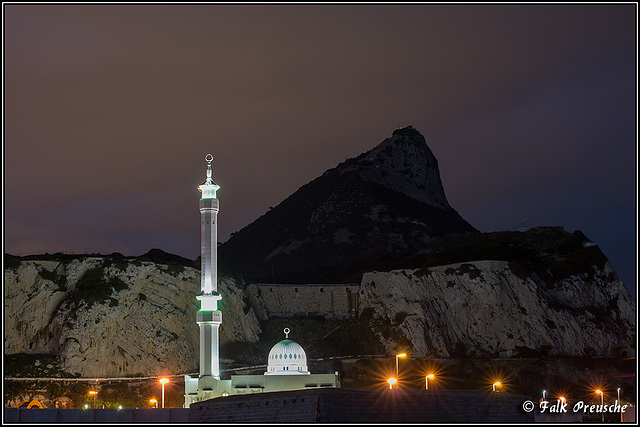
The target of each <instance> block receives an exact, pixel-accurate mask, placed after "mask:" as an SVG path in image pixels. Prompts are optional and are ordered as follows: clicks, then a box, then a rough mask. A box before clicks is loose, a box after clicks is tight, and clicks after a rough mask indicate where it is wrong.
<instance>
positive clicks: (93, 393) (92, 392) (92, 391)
mask: <svg viewBox="0 0 640 427" xmlns="http://www.w3.org/2000/svg"><path fill="white" fill-rule="evenodd" d="M89 394H92V395H93V409H96V396H97V395H98V392H97V391H95V390H89Z"/></svg>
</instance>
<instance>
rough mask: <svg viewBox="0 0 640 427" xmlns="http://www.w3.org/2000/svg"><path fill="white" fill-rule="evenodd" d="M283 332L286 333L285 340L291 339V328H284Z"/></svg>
mask: <svg viewBox="0 0 640 427" xmlns="http://www.w3.org/2000/svg"><path fill="white" fill-rule="evenodd" d="M283 332H284V337H285V338H289V332H291V329H289V328H284V331H283Z"/></svg>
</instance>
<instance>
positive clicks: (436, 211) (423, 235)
mask: <svg viewBox="0 0 640 427" xmlns="http://www.w3.org/2000/svg"><path fill="white" fill-rule="evenodd" d="M475 232H477V230H475V228H473V227H472V226H471V225H470V224H469V223H467V222H466V221H465V220H464V219H463V218H462V217H460V215H458V213H457V212H456V211H455V210H454V209H453V208H452V207H451V206H450V205H449V203H448V202H447V198H446V196H445V193H444V189H443V185H442V182H441V179H440V171H439V168H438V161H437V160H436V158H435V156H434V155H433V153H432V152H431V150H430V149H429V147H428V146H427V144H426V141H425V139H424V137H423V136H422V135H421V134H420V133H419V132H418V131H417V130H415V129H413V128H411V127H408V128H403V129H397V130H396V131H394V132H393V135H392V136H391V137H390V138H387V139H385V140H384V141H383V142H382V143H380V144H378V145H377V146H376V147H374V148H373V149H372V150H370V151H368V152H366V153H363V154H361V155H360V156H358V157H356V158H353V159H348V160H346V161H345V162H343V163H341V164H339V165H338V166H336V167H335V168H333V169H330V170H327V171H326V172H325V173H324V174H322V175H321V176H320V177H318V178H316V179H315V180H313V181H311V182H309V183H308V184H306V185H304V186H302V187H300V188H299V189H298V190H297V191H296V192H295V193H294V194H292V195H291V196H289V197H288V198H287V199H286V200H284V201H283V202H282V203H280V204H279V205H277V206H275V207H274V208H273V209H270V210H269V211H268V212H267V213H265V214H264V215H263V216H261V217H260V218H258V219H257V220H256V221H254V222H253V223H251V224H249V225H248V226H246V227H245V228H243V229H242V230H240V231H238V232H237V233H234V234H233V235H232V236H231V238H230V239H229V240H228V241H227V242H225V243H223V244H222V245H221V246H220V248H219V252H218V256H219V260H220V265H221V266H222V267H223V268H225V269H226V270H227V271H233V272H237V273H239V274H242V275H243V277H245V278H246V279H248V280H255V281H263V282H264V281H269V282H277V283H323V282H324V283H349V282H354V281H359V280H360V277H361V276H362V273H364V272H365V271H371V270H372V269H374V268H376V266H377V263H379V262H380V261H381V260H384V259H387V258H389V257H398V256H402V255H404V254H406V253H412V254H413V253H416V252H419V251H421V250H424V249H425V248H426V247H427V245H428V244H429V243H430V242H431V241H432V240H434V239H435V238H439V237H443V236H446V235H450V234H453V233H475Z"/></svg>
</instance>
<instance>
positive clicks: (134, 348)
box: [4, 257, 259, 377]
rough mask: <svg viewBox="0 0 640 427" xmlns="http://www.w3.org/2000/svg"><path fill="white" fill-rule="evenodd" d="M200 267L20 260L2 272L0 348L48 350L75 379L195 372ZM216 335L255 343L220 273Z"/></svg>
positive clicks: (250, 322)
mask: <svg viewBox="0 0 640 427" xmlns="http://www.w3.org/2000/svg"><path fill="white" fill-rule="evenodd" d="M199 289H200V272H199V271H198V270H196V269H194V268H190V267H183V266H173V265H163V264H155V263H152V262H144V261H139V260H135V261H127V260H119V261H116V262H114V261H113V260H111V259H110V258H107V257H86V258H76V259H73V260H71V261H70V262H68V263H65V262H58V261H38V260H30V261H22V262H21V263H20V265H19V266H17V267H16V268H7V269H5V272H4V296H5V302H4V304H5V307H4V308H5V310H4V327H5V342H4V350H5V354H16V353H49V354H57V355H59V357H60V361H61V364H62V366H63V368H64V369H65V370H66V371H68V372H70V373H78V374H80V375H81V376H83V377H105V376H106V377H108V376H126V375H136V374H162V373H166V372H172V373H192V372H197V371H198V360H199V356H198V351H199V332H198V326H197V325H196V323H195V317H196V311H197V309H198V307H197V300H196V298H195V297H196V293H197V292H198V290H199ZM219 290H220V292H221V293H222V294H223V295H224V298H223V300H222V302H221V310H222V311H223V313H224V317H223V321H224V323H223V326H222V327H221V333H220V341H221V343H224V342H226V341H256V340H257V337H258V332H259V325H258V322H257V319H256V317H255V315H254V314H253V312H252V311H251V310H247V308H246V306H245V304H244V301H243V294H242V291H241V290H240V289H238V287H237V284H236V283H235V282H234V281H233V280H231V279H229V278H222V279H221V280H220V283H219Z"/></svg>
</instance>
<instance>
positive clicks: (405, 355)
mask: <svg viewBox="0 0 640 427" xmlns="http://www.w3.org/2000/svg"><path fill="white" fill-rule="evenodd" d="M400 357H407V354H406V353H402V354H396V378H400V375H399V374H398V358H400ZM398 386H400V384H398Z"/></svg>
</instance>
